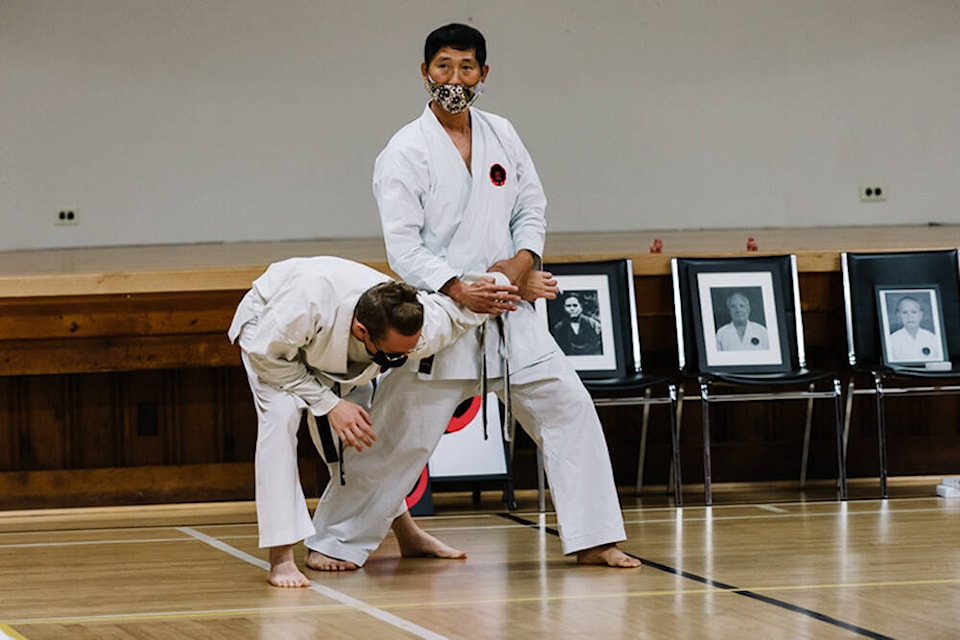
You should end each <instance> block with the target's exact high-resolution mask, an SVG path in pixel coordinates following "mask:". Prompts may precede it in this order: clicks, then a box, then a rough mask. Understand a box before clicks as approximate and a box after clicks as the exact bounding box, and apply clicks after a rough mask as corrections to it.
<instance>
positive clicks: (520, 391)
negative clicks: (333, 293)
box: [306, 351, 626, 566]
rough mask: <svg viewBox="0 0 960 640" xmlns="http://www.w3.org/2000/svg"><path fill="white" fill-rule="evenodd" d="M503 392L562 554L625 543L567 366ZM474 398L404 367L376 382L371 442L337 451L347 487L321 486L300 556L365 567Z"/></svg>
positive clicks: (582, 392)
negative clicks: (542, 480)
mask: <svg viewBox="0 0 960 640" xmlns="http://www.w3.org/2000/svg"><path fill="white" fill-rule="evenodd" d="M489 388H490V391H496V392H497V393H498V394H499V395H501V396H502V394H503V380H502V379H492V380H491V381H490V385H489ZM510 390H511V401H512V407H513V412H514V416H515V417H516V419H517V420H518V421H519V422H520V424H521V425H522V426H523V428H524V429H525V430H526V431H527V433H529V434H530V436H531V438H532V439H533V441H534V442H536V443H537V445H538V446H540V447H541V448H542V450H543V453H544V464H545V469H546V473H547V475H548V477H549V479H550V490H551V496H552V498H553V503H554V507H555V508H556V511H557V519H558V523H559V531H560V539H561V543H562V546H563V552H564V553H565V554H568V553H573V552H575V551H580V550H583V549H589V548H591V547H595V546H597V545H601V544H607V543H611V542H620V541H623V540H625V539H626V533H625V531H624V527H623V517H622V515H621V512H620V503H619V499H618V496H617V489H616V485H615V484H614V480H613V470H612V468H611V466H610V456H609V453H608V452H607V445H606V441H605V440H604V436H603V429H602V427H601V426H600V420H599V418H598V417H597V413H596V409H595V408H594V406H593V401H592V400H591V398H590V394H589V393H588V392H587V390H586V389H585V388H584V386H583V384H582V383H581V382H580V378H579V377H578V376H577V373H576V371H575V370H574V369H573V367H572V366H571V365H570V363H569V361H567V359H566V357H565V356H564V355H563V354H562V353H560V352H559V351H557V352H555V353H554V354H553V355H551V356H550V357H548V358H547V359H546V360H544V361H542V362H540V363H537V364H535V365H532V366H529V367H525V368H523V369H520V370H519V371H515V372H512V373H511V376H510ZM477 393H478V389H477V383H476V381H473V380H433V381H421V380H419V379H418V377H417V374H416V373H415V372H413V371H411V370H410V369H409V368H407V367H404V368H401V369H394V370H392V371H391V372H390V373H389V374H387V375H386V376H384V377H383V379H382V380H381V383H380V385H379V386H378V388H377V391H376V398H375V400H374V403H373V408H372V410H371V418H372V419H373V425H374V430H375V431H376V433H377V441H376V443H374V445H373V447H371V448H370V449H368V450H366V451H364V452H363V453H357V452H356V451H355V450H354V449H346V450H345V451H344V458H345V465H346V486H340V484H339V482H338V481H336V479H334V480H333V481H331V482H330V483H329V485H328V486H327V490H326V491H325V492H324V494H323V497H322V498H321V501H320V503H319V505H318V506H317V511H316V514H315V516H314V521H313V523H314V526H315V527H316V531H317V533H316V535H313V536H311V537H309V538H307V540H306V545H307V547H309V548H311V549H314V550H316V551H319V552H321V553H323V554H325V555H327V556H330V557H333V558H339V559H341V560H347V561H350V562H353V563H355V564H357V565H358V566H359V565H362V564H363V563H364V562H366V560H367V558H368V557H369V555H370V553H372V552H373V551H374V550H375V549H376V548H377V547H378V546H379V545H380V543H381V541H382V540H383V538H384V537H385V536H386V534H387V532H388V531H389V528H390V524H391V523H392V521H393V519H394V518H395V517H396V516H398V515H400V514H401V513H402V512H403V500H404V498H405V497H406V494H407V493H408V492H409V491H410V489H411V488H412V487H413V486H414V483H415V482H416V480H417V477H418V476H419V475H420V473H421V471H422V470H423V467H424V465H425V464H426V463H427V461H428V460H429V458H430V454H431V453H432V452H433V449H434V447H435V446H436V445H437V442H438V441H439V440H440V438H441V436H443V433H444V431H445V430H446V427H447V424H448V423H449V421H450V418H451V416H452V415H453V412H454V410H455V409H456V407H457V405H458V404H459V403H460V402H461V401H462V400H463V399H465V398H467V397H469V396H471V395H475V394H477ZM490 437H493V438H496V437H500V436H499V434H495V433H492V434H490ZM334 478H335V476H334ZM398 505H399V509H398Z"/></svg>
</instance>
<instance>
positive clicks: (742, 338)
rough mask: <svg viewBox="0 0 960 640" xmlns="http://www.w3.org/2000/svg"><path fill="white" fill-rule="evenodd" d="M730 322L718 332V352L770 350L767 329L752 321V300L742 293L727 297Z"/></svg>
mask: <svg viewBox="0 0 960 640" xmlns="http://www.w3.org/2000/svg"><path fill="white" fill-rule="evenodd" d="M726 308H727V312H728V314H729V316H730V322H729V323H727V324H725V325H723V326H722V327H720V328H719V329H718V330H717V351H748V350H752V351H765V350H767V349H769V348H770V339H769V338H768V337H767V329H766V327H764V326H763V325H762V324H760V323H759V322H754V321H752V320H750V299H749V298H748V297H747V296H746V295H745V294H744V293H743V292H741V291H734V292H733V293H731V294H730V295H728V296H727V299H726Z"/></svg>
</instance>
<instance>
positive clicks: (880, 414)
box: [873, 374, 890, 499]
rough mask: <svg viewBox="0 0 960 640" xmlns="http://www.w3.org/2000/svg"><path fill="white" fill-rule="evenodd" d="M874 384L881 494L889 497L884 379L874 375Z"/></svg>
mask: <svg viewBox="0 0 960 640" xmlns="http://www.w3.org/2000/svg"><path fill="white" fill-rule="evenodd" d="M873 384H874V387H875V388H876V390H877V446H878V447H879V449H880V451H879V454H880V496H881V497H882V498H884V499H887V498H888V497H890V496H889V494H888V493H887V426H886V419H885V416H884V411H883V380H882V379H881V378H880V376H879V375H877V374H874V375H873Z"/></svg>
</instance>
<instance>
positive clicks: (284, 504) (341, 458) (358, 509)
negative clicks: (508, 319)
mask: <svg viewBox="0 0 960 640" xmlns="http://www.w3.org/2000/svg"><path fill="white" fill-rule="evenodd" d="M475 286H477V287H478V288H479V289H484V290H486V291H488V292H489V293H491V294H492V295H495V296H496V297H497V299H498V300H500V301H501V302H500V303H499V309H500V310H501V311H502V310H503V309H509V308H513V303H514V302H517V301H519V297H518V296H517V295H516V288H515V287H512V286H510V285H505V286H504V285H495V284H494V282H493V279H484V280H482V281H480V282H478V283H477V284H476V285H475ZM494 313H498V311H494ZM485 319H486V316H485V315H481V314H477V313H473V312H471V311H469V310H467V309H464V308H463V307H460V306H459V305H457V304H456V303H454V302H453V301H452V300H450V299H449V298H448V297H447V296H444V295H441V294H426V293H423V292H418V291H417V290H416V289H415V288H414V287H412V286H410V285H408V284H405V283H402V282H394V281H392V280H391V279H390V278H389V277H388V276H386V275H385V274H382V273H380V272H379V271H376V270H374V269H371V268H369V267H366V266H364V265H362V264H358V263H356V262H351V261H349V260H343V259H341V258H333V257H316V258H292V259H289V260H284V261H282V262H277V263H274V264H272V265H270V267H269V268H268V269H267V270H266V272H265V273H264V274H263V275H261V276H260V277H259V278H257V280H255V281H254V283H253V287H252V288H251V289H250V291H248V292H247V294H246V295H245V296H244V298H243V300H242V301H241V303H240V305H239V307H238V308H237V312H236V314H235V316H234V319H233V323H232V324H231V326H230V330H229V332H228V336H229V337H230V340H231V341H239V344H240V349H241V359H242V360H243V365H244V367H245V368H246V370H247V377H248V380H249V383H250V389H251V391H252V392H253V397H254V404H255V406H256V410H257V422H258V426H257V450H256V458H255V473H256V504H257V522H258V526H259V532H260V547H261V548H269V550H270V551H269V556H270V571H269V574H268V577H267V580H268V581H269V582H270V584H273V585H274V586H278V587H306V586H309V585H310V581H309V580H308V579H307V577H306V576H305V575H304V574H303V573H302V572H301V571H300V570H299V569H298V568H297V565H296V562H295V560H294V552H293V546H294V544H296V543H297V542H299V541H300V540H303V539H304V538H307V537H310V536H312V535H314V534H315V533H316V531H317V527H316V526H315V523H314V522H311V519H310V516H309V514H308V512H307V506H306V502H305V500H304V495H303V489H302V487H301V485H300V477H299V473H298V469H297V431H298V429H299V427H300V420H301V415H302V414H303V412H304V411H308V423H309V425H310V435H311V438H312V439H313V441H314V444H315V445H316V446H317V449H318V451H319V452H320V453H321V455H322V456H323V459H324V461H325V462H326V463H327V465H328V468H329V470H330V477H331V481H330V482H329V483H328V485H327V488H326V490H325V491H324V494H323V496H322V497H321V499H320V504H319V505H318V507H317V514H319V513H320V512H321V511H322V510H323V509H324V506H325V505H329V506H330V508H331V509H333V510H334V511H335V512H337V513H338V514H341V516H342V517H341V521H340V526H339V528H338V529H336V535H340V536H342V537H345V538H348V539H349V538H352V537H353V536H354V535H356V537H357V538H359V539H364V538H363V533H364V531H365V530H366V529H367V528H368V527H367V525H366V524H365V523H366V522H368V515H367V514H366V513H365V512H366V510H367V508H368V507H369V508H370V509H371V511H372V512H375V513H378V514H379V517H380V519H381V521H379V522H377V524H376V526H375V527H374V529H379V528H380V527H383V528H384V534H385V532H386V529H387V528H389V527H390V526H391V525H392V526H393V529H394V532H395V533H396V535H397V539H398V541H399V543H400V550H401V553H402V554H403V555H404V556H430V557H440V558H462V557H465V554H464V553H463V552H462V551H458V550H456V549H453V548H451V547H449V546H447V545H446V544H444V543H442V542H441V541H439V540H437V539H436V538H434V537H433V536H430V535H429V534H427V533H426V532H424V531H423V530H421V529H420V528H419V527H418V526H417V525H416V523H415V522H414V521H413V518H411V517H410V515H409V514H408V513H407V511H406V508H405V505H404V504H403V499H404V496H405V493H406V492H402V493H401V494H400V495H399V496H397V497H392V496H387V497H386V499H387V500H388V501H389V502H390V503H389V504H386V505H384V504H382V500H383V499H384V498H383V497H382V496H381V495H380V494H379V493H378V491H377V490H378V488H379V487H378V483H377V481H376V478H377V477H378V475H379V472H380V470H381V469H382V467H383V466H384V465H385V464H387V462H384V461H383V460H382V459H380V458H378V457H377V456H376V454H374V455H371V454H372V453H374V452H377V450H378V445H379V443H378V442H375V441H377V440H386V441H387V442H389V441H390V437H389V436H387V437H384V435H383V433H384V431H388V432H389V431H390V429H391V426H392V425H390V424H389V422H388V421H385V420H382V419H379V416H378V414H377V412H376V411H374V410H373V409H372V408H370V402H371V396H372V387H373V385H372V384H371V381H372V380H373V379H374V378H375V377H376V376H377V375H378V374H380V373H381V372H382V371H383V370H385V369H390V368H395V367H399V366H401V365H403V364H404V363H405V362H406V360H407V358H408V357H411V358H421V357H424V356H428V355H430V354H432V353H435V352H436V351H437V350H439V349H441V348H443V347H445V346H447V345H449V344H451V343H453V342H454V341H455V340H456V339H457V338H458V337H459V336H460V335H462V334H463V332H464V331H466V330H468V329H471V328H474V327H476V326H477V325H478V324H480V323H481V322H483V321H484V320H485ZM385 377H387V378H388V377H389V374H388V375H387V376H385ZM368 408H370V411H369V412H368ZM365 448H369V449H368V450H367V451H366V452H364V449H365ZM361 452H363V453H361ZM422 468H423V465H422V464H421V465H420V466H419V467H417V469H416V472H417V473H419V470H420V469H422ZM410 486H412V483H411V485H410ZM347 489H349V490H347ZM371 505H377V508H374V507H373V506H371ZM316 517H319V515H317V516H316ZM357 523H362V524H357ZM358 530H359V533H357V532H358ZM382 538H383V536H382V535H381V536H380V537H379V538H378V539H377V540H376V545H374V547H373V548H376V546H377V545H379V543H380V540H382ZM307 566H310V567H311V568H313V569H318V570H343V569H356V568H357V567H356V566H355V565H351V564H350V563H349V562H339V563H334V564H330V563H329V562H328V561H327V559H326V558H324V557H322V556H319V555H318V554H315V553H313V554H308V556H307Z"/></svg>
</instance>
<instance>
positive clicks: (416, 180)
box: [373, 146, 463, 291]
mask: <svg viewBox="0 0 960 640" xmlns="http://www.w3.org/2000/svg"><path fill="white" fill-rule="evenodd" d="M410 153H412V152H409V151H407V152H405V151H404V150H402V149H400V148H396V147H393V146H388V147H387V148H386V149H384V150H383V152H382V153H381V154H380V155H379V156H378V157H377V161H376V163H375V164H374V169H373V195H374V197H375V198H376V200H377V206H378V208H379V210H380V222H381V225H382V227H383V238H384V244H385V245H386V250H387V261H388V262H389V263H390V267H391V268H392V269H393V270H394V271H396V272H397V274H399V275H400V277H401V278H403V279H404V280H405V281H407V282H409V283H410V284H412V285H413V286H415V287H417V288H418V289H426V290H428V291H439V290H440V287H442V286H443V285H444V284H446V283H447V282H448V281H449V280H451V279H452V278H458V277H460V276H461V275H463V274H462V273H461V272H460V271H458V270H457V269H454V268H453V267H451V266H450V264H448V263H447V261H446V260H444V259H442V258H439V257H437V256H435V255H434V254H433V253H431V252H430V251H429V250H428V249H427V248H426V247H425V246H424V244H423V238H422V237H421V232H422V230H423V225H424V213H423V202H425V201H426V198H427V191H428V188H429V185H428V184H427V170H426V167H425V166H424V167H422V168H421V170H417V159H416V158H414V157H410V156H409V155H408V154H410ZM422 162H423V163H424V165H425V160H422Z"/></svg>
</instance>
